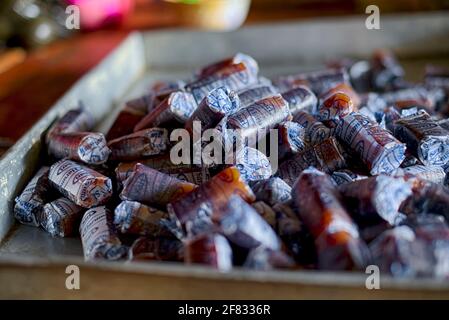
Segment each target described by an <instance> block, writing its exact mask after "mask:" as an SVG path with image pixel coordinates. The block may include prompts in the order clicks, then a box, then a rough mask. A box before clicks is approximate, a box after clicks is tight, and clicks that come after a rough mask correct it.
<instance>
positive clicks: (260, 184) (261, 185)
mask: <svg viewBox="0 0 449 320" xmlns="http://www.w3.org/2000/svg"><path fill="white" fill-rule="evenodd" d="M251 189H252V190H253V192H254V194H255V195H256V199H257V200H258V201H265V202H266V203H268V204H270V205H272V206H274V205H275V204H276V203H286V202H288V201H290V200H291V198H292V197H291V192H292V188H291V187H290V186H289V185H288V184H287V183H286V182H285V181H284V180H282V179H281V178H279V177H271V178H269V179H264V180H259V181H255V182H253V183H252V184H251Z"/></svg>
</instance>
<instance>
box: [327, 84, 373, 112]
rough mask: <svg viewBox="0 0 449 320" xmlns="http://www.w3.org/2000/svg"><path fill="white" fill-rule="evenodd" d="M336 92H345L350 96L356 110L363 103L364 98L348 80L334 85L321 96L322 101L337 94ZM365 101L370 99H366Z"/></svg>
mask: <svg viewBox="0 0 449 320" xmlns="http://www.w3.org/2000/svg"><path fill="white" fill-rule="evenodd" d="M336 93H343V94H345V95H347V96H348V97H349V99H350V100H351V102H352V105H353V108H354V110H358V109H359V107H360V105H361V104H362V98H361V97H360V96H359V94H358V93H357V92H355V91H354V88H353V87H352V86H351V85H350V84H349V83H346V82H343V83H339V84H337V85H336V86H335V87H332V88H331V89H330V90H329V91H327V92H325V93H324V94H323V95H322V96H321V97H320V98H321V99H320V100H321V101H322V102H324V101H325V100H327V99H328V98H329V97H331V96H333V95H335V94H336ZM364 102H365V103H366V102H368V101H364Z"/></svg>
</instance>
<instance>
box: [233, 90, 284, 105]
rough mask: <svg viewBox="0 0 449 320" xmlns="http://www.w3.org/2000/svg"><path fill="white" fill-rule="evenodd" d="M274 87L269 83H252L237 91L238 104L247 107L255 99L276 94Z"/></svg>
mask: <svg viewBox="0 0 449 320" xmlns="http://www.w3.org/2000/svg"><path fill="white" fill-rule="evenodd" d="M276 93H277V91H276V89H275V88H274V87H273V86H271V85H254V86H252V87H250V88H248V89H245V90H242V91H240V92H238V95H239V100H240V106H241V107H247V106H249V105H251V104H253V103H254V102H256V101H259V100H261V99H264V98H266V97H269V96H272V95H274V94H276Z"/></svg>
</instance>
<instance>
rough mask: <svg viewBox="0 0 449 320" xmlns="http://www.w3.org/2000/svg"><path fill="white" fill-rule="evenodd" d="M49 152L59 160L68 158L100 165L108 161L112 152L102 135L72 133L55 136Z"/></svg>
mask: <svg viewBox="0 0 449 320" xmlns="http://www.w3.org/2000/svg"><path fill="white" fill-rule="evenodd" d="M48 152H49V154H50V155H52V156H54V157H56V158H58V159H62V158H68V159H72V160H76V161H80V162H84V163H86V164H92V165H99V164H103V163H105V162H106V161H107V160H108V157H109V154H110V153H111V150H109V148H108V146H107V143H106V139H105V137H104V135H103V134H102V133H94V132H71V133H61V134H54V135H53V136H52V137H51V139H50V141H48Z"/></svg>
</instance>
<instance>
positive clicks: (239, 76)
mask: <svg viewBox="0 0 449 320" xmlns="http://www.w3.org/2000/svg"><path fill="white" fill-rule="evenodd" d="M253 72H254V70H251V68H249V67H248V66H247V65H246V64H244V63H237V64H231V65H229V66H226V67H224V68H222V69H220V70H219V71H217V72H214V73H213V74H212V75H208V76H206V77H202V78H200V79H199V80H197V81H195V82H192V83H190V84H188V85H187V86H186V89H187V91H189V92H191V93H192V94H193V96H194V98H195V100H196V102H197V103H198V104H199V103H200V102H201V101H202V100H203V99H204V97H205V96H207V94H208V93H209V92H210V91H212V90H214V89H216V88H218V87H227V88H228V89H229V90H232V91H235V92H238V91H240V90H243V89H245V88H246V87H248V86H251V85H253V84H255V83H256V82H257V76H256V75H255V74H254V73H253Z"/></svg>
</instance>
